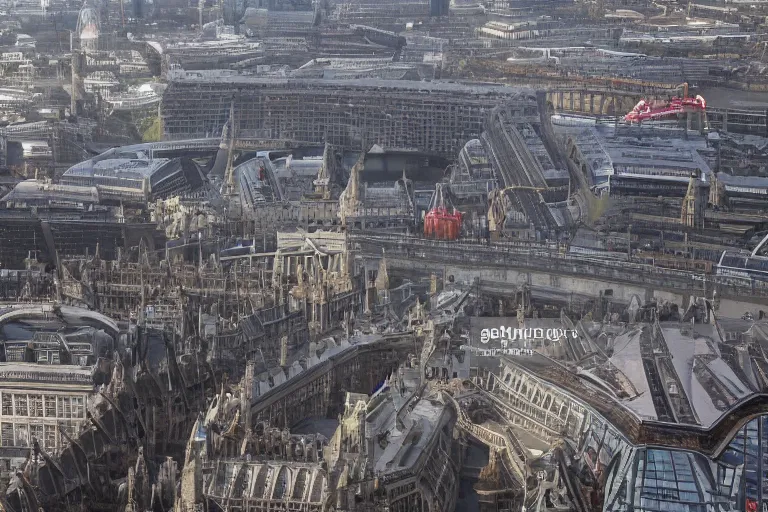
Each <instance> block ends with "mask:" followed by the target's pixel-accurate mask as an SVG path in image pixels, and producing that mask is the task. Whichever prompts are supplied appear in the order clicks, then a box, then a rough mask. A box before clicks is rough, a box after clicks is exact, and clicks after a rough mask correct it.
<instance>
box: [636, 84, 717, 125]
mask: <svg viewBox="0 0 768 512" xmlns="http://www.w3.org/2000/svg"><path fill="white" fill-rule="evenodd" d="M682 87H683V96H682V98H678V97H675V98H671V99H670V100H668V101H666V102H664V103H661V104H659V103H656V104H654V103H651V102H649V101H648V100H646V99H642V100H640V101H639V102H638V103H637V105H635V107H634V108H633V109H632V110H631V111H630V112H629V113H628V114H627V115H625V116H624V121H626V122H629V123H633V122H634V123H640V122H643V121H649V120H651V121H653V120H658V119H664V118H668V117H673V116H677V115H679V114H684V113H686V112H705V111H706V110H707V102H706V100H704V98H703V97H701V96H699V95H697V96H696V97H695V98H689V97H688V84H687V83H684V84H682Z"/></svg>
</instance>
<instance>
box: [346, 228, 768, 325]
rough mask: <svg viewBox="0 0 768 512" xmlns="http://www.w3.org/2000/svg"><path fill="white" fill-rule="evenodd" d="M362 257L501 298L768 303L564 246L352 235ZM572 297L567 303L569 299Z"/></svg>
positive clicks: (757, 291)
mask: <svg viewBox="0 0 768 512" xmlns="http://www.w3.org/2000/svg"><path fill="white" fill-rule="evenodd" d="M349 237H350V242H351V243H352V244H353V245H352V246H353V247H357V248H358V249H359V251H360V254H361V256H363V257H374V258H375V257H381V254H382V249H383V250H384V251H385V252H386V257H387V264H388V265H389V266H390V267H391V268H393V269H402V270H406V271H422V272H424V273H434V272H435V271H436V270H442V272H443V274H444V276H445V277H449V276H453V278H454V280H455V281H456V282H466V283H472V284H474V285H477V286H478V287H480V289H481V290H482V291H487V292H496V293H503V292H509V291H510V290H516V289H517V288H519V287H521V286H523V285H525V286H528V287H529V288H530V289H531V291H532V293H533V294H534V295H535V294H536V291H537V290H539V291H540V292H548V293H554V294H558V293H559V294H560V295H561V296H562V297H567V296H569V295H578V296H591V297H597V296H599V295H600V292H605V291H606V290H610V296H611V297H612V300H614V301H615V302H620V303H628V302H629V301H630V300H631V299H632V297H633V296H637V297H638V298H640V299H641V300H649V299H651V298H656V299H658V300H669V301H671V302H674V303H677V304H679V305H681V306H683V307H687V306H688V303H689V301H690V299H691V298H693V297H708V298H713V297H714V298H716V299H719V301H720V304H721V307H722V306H723V304H724V303H725V304H727V305H728V306H729V307H731V306H733V307H739V308H742V309H741V313H739V314H743V312H744V310H745V309H746V310H747V311H752V309H750V308H755V309H754V310H755V312H756V311H758V310H759V309H760V308H761V307H764V306H765V305H768V283H764V282H761V281H755V280H752V279H745V278H738V277H732V276H716V275H702V274H700V273H695V272H688V271H683V270H672V269H667V268H660V267H655V266H651V265H643V264H638V263H630V262H626V261H620V260H608V259H599V258H592V257H589V256H581V255H571V254H563V253H561V252H560V251H559V250H558V249H556V248H555V249H552V248H548V247H546V246H538V247H537V246H533V245H530V244H524V243H485V242H477V243H468V242H462V241H458V242H448V241H440V240H428V239H423V238H418V237H414V236H393V235H386V234H362V233H351V234H350V235H349ZM566 300H567V299H566Z"/></svg>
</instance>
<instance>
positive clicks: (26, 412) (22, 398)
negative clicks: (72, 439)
mask: <svg viewBox="0 0 768 512" xmlns="http://www.w3.org/2000/svg"><path fill="white" fill-rule="evenodd" d="M0 415H1V416H6V417H9V416H16V417H33V418H62V419H70V418H71V419H84V418H85V396H84V395H80V396H61V395H38V394H26V393H9V392H7V391H4V392H3V393H2V398H0Z"/></svg>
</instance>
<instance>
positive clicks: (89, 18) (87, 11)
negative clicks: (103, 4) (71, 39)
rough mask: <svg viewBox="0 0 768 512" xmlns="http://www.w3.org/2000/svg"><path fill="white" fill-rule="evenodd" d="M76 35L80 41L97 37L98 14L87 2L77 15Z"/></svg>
mask: <svg viewBox="0 0 768 512" xmlns="http://www.w3.org/2000/svg"><path fill="white" fill-rule="evenodd" d="M77 34H78V35H79V36H80V39H96V38H98V37H99V13H98V12H97V11H96V8H95V7H93V6H92V5H91V4H89V3H88V2H87V1H86V2H85V3H84V4H83V7H82V8H81V9H80V13H79V14H78V15H77Z"/></svg>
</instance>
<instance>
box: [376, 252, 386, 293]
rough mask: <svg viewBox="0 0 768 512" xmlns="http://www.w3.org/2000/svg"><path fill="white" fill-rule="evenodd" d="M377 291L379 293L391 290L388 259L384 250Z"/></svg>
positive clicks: (377, 278)
mask: <svg viewBox="0 0 768 512" xmlns="http://www.w3.org/2000/svg"><path fill="white" fill-rule="evenodd" d="M375 283H376V291H377V292H379V293H382V292H387V291H388V290H389V274H388V273H387V257H386V256H385V254H384V249H382V250H381V261H379V273H378V274H377V275H376V282H375Z"/></svg>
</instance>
